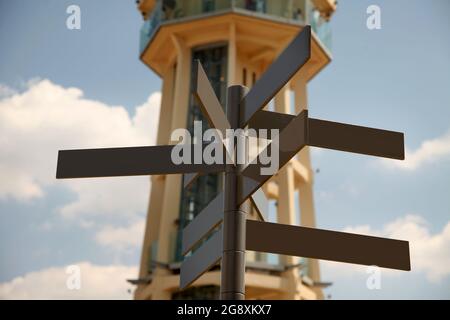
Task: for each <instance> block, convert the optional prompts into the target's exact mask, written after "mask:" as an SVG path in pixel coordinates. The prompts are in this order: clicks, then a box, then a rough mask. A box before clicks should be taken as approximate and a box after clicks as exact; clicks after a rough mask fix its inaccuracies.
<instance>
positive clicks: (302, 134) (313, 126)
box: [239, 110, 405, 203]
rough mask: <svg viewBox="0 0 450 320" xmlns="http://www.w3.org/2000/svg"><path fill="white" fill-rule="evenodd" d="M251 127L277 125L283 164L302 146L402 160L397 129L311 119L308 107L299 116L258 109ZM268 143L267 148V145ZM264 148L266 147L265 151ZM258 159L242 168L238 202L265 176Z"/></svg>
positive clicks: (256, 187)
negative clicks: (390, 129) (389, 129)
mask: <svg viewBox="0 0 450 320" xmlns="http://www.w3.org/2000/svg"><path fill="white" fill-rule="evenodd" d="M249 126H250V127H251V128H253V129H279V130H281V133H280V135H279V140H280V141H279V150H280V153H279V165H280V168H282V167H283V166H284V165H285V164H286V163H287V162H289V160H290V159H291V158H292V157H294V156H295V154H297V153H298V151H300V150H301V149H302V148H303V147H304V146H313V147H321V148H328V149H333V150H339V151H347V152H353V153H358V154H366V155H373V156H378V157H384V158H392V159H398V160H403V159H404V158H405V154H404V135H403V133H400V132H395V131H388V130H381V129H374V128H367V127H361V126H355V125H349V124H344V123H337V122H331V121H324V120H318V119H311V118H309V117H308V112H307V110H304V111H302V112H301V113H300V114H299V115H298V116H293V115H288V114H282V113H276V112H270V111H263V110H262V111H260V112H259V113H258V114H257V115H256V116H255V119H254V120H252V122H251V123H250V124H249ZM270 148H271V146H270V145H269V146H267V148H266V149H270ZM264 152H266V151H264ZM261 168H263V166H262V165H261V164H259V163H254V164H250V165H248V166H247V167H246V168H245V169H244V170H243V172H242V175H243V177H242V178H241V194H240V196H241V197H240V200H239V201H240V203H242V202H243V201H245V200H246V199H247V198H248V197H250V196H251V195H252V194H253V192H255V191H256V190H257V189H259V188H260V187H261V186H262V185H263V184H264V183H265V182H266V181H267V180H269V179H270V178H271V176H268V175H262V174H261Z"/></svg>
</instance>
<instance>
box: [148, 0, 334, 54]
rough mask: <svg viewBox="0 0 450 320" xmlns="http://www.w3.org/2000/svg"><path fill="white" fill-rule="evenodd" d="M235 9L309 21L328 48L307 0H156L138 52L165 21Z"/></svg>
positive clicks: (324, 26)
mask: <svg viewBox="0 0 450 320" xmlns="http://www.w3.org/2000/svg"><path fill="white" fill-rule="evenodd" d="M227 12H238V13H241V14H250V15H257V16H258V17H261V18H268V19H277V20H280V19H281V20H282V21H284V22H288V23H294V24H298V25H305V24H311V27H312V29H313V31H314V32H315V33H316V35H317V36H318V37H319V39H320V40H321V41H322V43H323V44H324V45H325V46H326V47H327V48H328V49H329V50H330V49H331V29H330V27H329V26H328V21H327V20H326V19H324V18H323V17H322V16H321V15H320V13H319V11H318V10H317V9H316V8H315V7H314V5H313V3H312V1H311V0H189V1H186V0H157V1H156V5H155V7H154V9H153V11H152V12H151V14H150V15H149V17H148V19H147V20H145V21H144V24H143V26H142V28H141V38H140V52H141V53H142V52H143V51H144V50H145V48H146V47H147V45H148V44H149V42H150V41H151V40H152V38H153V35H154V34H155V32H156V30H157V29H158V28H159V26H161V25H162V24H165V23H170V22H175V21H177V20H179V21H182V20H186V19H189V18H195V17H201V16H208V15H217V14H220V13H227Z"/></svg>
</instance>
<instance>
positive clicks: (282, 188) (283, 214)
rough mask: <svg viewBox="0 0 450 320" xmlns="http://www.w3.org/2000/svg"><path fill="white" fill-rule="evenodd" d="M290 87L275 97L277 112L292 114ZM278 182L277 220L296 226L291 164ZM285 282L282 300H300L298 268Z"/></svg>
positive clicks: (288, 262)
mask: <svg viewBox="0 0 450 320" xmlns="http://www.w3.org/2000/svg"><path fill="white" fill-rule="evenodd" d="M290 109H291V108H290V99H289V87H288V86H285V87H284V88H282V89H281V91H280V92H279V93H278V94H277V96H276V97H275V111H277V112H281V113H290ZM277 182H278V194H279V196H278V207H277V219H278V221H277V222H278V223H281V224H289V225H294V224H296V210H295V177H294V170H293V168H292V166H291V164H290V163H288V164H287V165H285V166H284V168H283V169H281V171H280V172H279V173H278V175H277ZM281 259H282V261H281V262H282V264H283V265H285V266H292V265H295V264H297V263H298V261H299V259H298V257H292V256H281ZM283 278H284V281H285V283H286V285H285V288H286V289H287V291H286V292H284V293H283V295H282V297H281V298H282V299H299V298H300V292H299V291H298V288H299V286H297V284H298V283H299V282H300V281H301V280H300V279H299V278H300V277H299V273H298V268H291V269H289V270H287V271H286V272H284V274H283Z"/></svg>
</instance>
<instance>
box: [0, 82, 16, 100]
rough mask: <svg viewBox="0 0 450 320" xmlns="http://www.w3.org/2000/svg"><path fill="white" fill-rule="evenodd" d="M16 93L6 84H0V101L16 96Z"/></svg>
mask: <svg viewBox="0 0 450 320" xmlns="http://www.w3.org/2000/svg"><path fill="white" fill-rule="evenodd" d="M15 93H16V91H15V90H14V89H12V88H10V87H8V86H6V85H4V84H1V83H0V99H1V98H4V97H10V96H12V95H14V94H15Z"/></svg>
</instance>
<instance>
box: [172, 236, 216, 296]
mask: <svg viewBox="0 0 450 320" xmlns="http://www.w3.org/2000/svg"><path fill="white" fill-rule="evenodd" d="M222 241H223V233H222V230H219V231H217V232H216V233H215V234H214V235H213V236H212V237H211V238H210V239H209V240H207V241H206V243H204V244H203V245H202V246H201V247H200V248H199V249H198V250H197V251H195V252H194V254H193V255H192V256H190V257H188V258H186V259H185V260H184V261H183V263H182V264H181V269H180V288H181V289H184V288H186V287H187V286H189V285H190V284H191V283H192V282H194V281H195V280H197V279H198V278H199V277H200V276H201V275H202V274H203V273H205V272H207V271H208V270H209V269H211V268H212V267H213V266H214V265H215V264H217V263H218V262H219V261H220V259H221V258H222Z"/></svg>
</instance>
